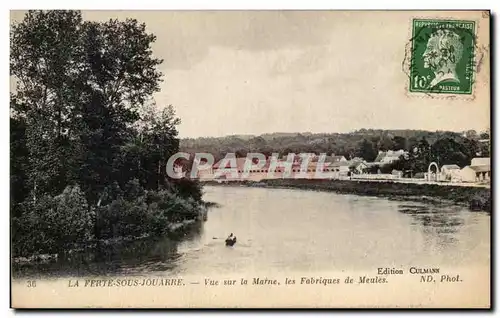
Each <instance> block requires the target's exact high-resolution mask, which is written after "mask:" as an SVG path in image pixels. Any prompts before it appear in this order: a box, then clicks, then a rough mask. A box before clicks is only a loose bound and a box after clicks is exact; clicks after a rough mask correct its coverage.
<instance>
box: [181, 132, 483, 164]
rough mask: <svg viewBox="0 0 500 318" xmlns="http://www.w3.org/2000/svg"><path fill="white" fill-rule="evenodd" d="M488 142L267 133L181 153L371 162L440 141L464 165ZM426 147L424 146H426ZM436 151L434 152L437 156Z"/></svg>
mask: <svg viewBox="0 0 500 318" xmlns="http://www.w3.org/2000/svg"><path fill="white" fill-rule="evenodd" d="M480 139H489V134H488V133H477V132H475V131H472V130H471V131H467V132H464V133H457V132H451V131H425V130H405V129H400V130H381V129H360V130H357V131H354V132H350V133H310V132H307V133H281V132H276V133H270V134H262V135H260V136H252V135H232V136H225V137H200V138H186V139H181V142H180V149H181V151H185V152H189V153H195V152H208V153H211V154H213V155H214V156H215V157H216V159H221V158H223V157H224V155H225V154H226V153H229V152H234V153H236V154H237V155H238V156H246V154H247V153H248V152H260V153H264V154H266V155H270V154H271V153H276V152H277V153H280V154H281V155H283V154H288V153H291V152H294V153H300V152H311V153H316V154H319V153H327V154H329V155H330V154H332V153H334V154H336V155H343V156H345V157H346V158H348V159H349V158H353V157H362V158H364V159H365V160H367V161H372V160H373V159H375V157H376V156H377V154H378V152H379V151H386V150H399V149H404V150H408V151H410V150H413V149H415V147H430V146H432V145H433V144H435V143H436V141H438V140H441V142H440V143H439V147H438V148H443V147H445V148H447V150H445V149H443V150H442V151H443V152H445V151H451V152H454V153H456V152H459V153H460V158H464V159H463V160H462V161H464V162H466V160H469V158H470V157H474V156H476V155H477V154H481V155H483V156H485V155H488V156H489V144H484V143H480V142H479V140H480ZM426 145H427V146H426ZM438 148H436V150H435V151H438V152H439V149H438ZM448 148H449V149H448Z"/></svg>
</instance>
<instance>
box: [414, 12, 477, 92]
mask: <svg viewBox="0 0 500 318" xmlns="http://www.w3.org/2000/svg"><path fill="white" fill-rule="evenodd" d="M474 30H475V22H474V21H453V20H449V21H447V20H429V19H427V20H420V19H415V20H413V36H412V51H411V54H412V56H411V68H410V86H409V90H410V92H423V93H445V94H471V93H472V86H473V82H474V74H473V63H474Z"/></svg>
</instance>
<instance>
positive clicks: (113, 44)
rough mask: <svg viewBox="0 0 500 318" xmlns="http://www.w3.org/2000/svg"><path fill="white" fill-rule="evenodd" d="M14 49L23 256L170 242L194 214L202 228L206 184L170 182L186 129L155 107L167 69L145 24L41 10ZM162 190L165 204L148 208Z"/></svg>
mask: <svg viewBox="0 0 500 318" xmlns="http://www.w3.org/2000/svg"><path fill="white" fill-rule="evenodd" d="M10 39H11V57H10V69H11V77H12V78H13V79H14V81H15V83H16V89H15V91H14V92H12V93H11V168H12V169H11V186H12V188H13V191H12V193H11V199H12V216H13V227H14V228H15V229H16V236H15V240H14V244H15V245H16V246H17V248H18V249H17V251H24V252H26V251H31V252H37V251H38V252H40V251H45V252H46V251H49V250H50V251H53V250H60V249H64V248H66V247H67V246H69V245H71V244H79V243H81V242H84V241H91V240H93V239H102V238H103V237H106V238H109V237H117V236H140V235H145V234H148V233H152V232H155V233H160V232H162V231H163V230H164V229H166V228H167V227H168V223H164V222H163V220H168V222H174V221H177V220H179V217H177V216H178V214H179V213H181V212H179V211H184V210H185V209H192V210H191V214H190V213H187V212H186V213H184V212H182V213H181V214H180V215H181V217H180V219H182V217H186V218H193V215H195V214H196V213H197V211H198V210H199V203H200V201H201V194H200V193H201V190H200V189H199V188H198V185H196V184H195V183H193V184H192V185H190V183H191V182H192V181H189V180H184V181H183V182H182V183H181V184H180V185H179V188H178V189H177V184H176V183H175V182H173V181H172V180H169V179H168V176H167V175H166V171H165V166H166V162H167V159H168V158H169V157H170V155H172V154H173V153H175V152H177V151H178V150H179V140H178V137H177V125H178V124H179V122H180V121H179V119H178V118H176V116H175V112H174V109H173V107H172V106H167V107H164V108H162V109H160V107H157V106H156V105H155V104H154V103H153V102H152V96H153V94H154V93H155V92H157V91H158V90H159V84H160V82H161V80H162V79H161V77H162V73H161V72H160V71H159V69H158V66H159V65H160V64H161V62H162V61H161V60H160V59H157V58H155V57H154V56H153V54H152V49H151V46H152V44H153V42H154V41H155V39H156V37H155V36H154V35H153V34H150V33H148V32H147V31H146V26H145V25H144V24H142V23H139V22H138V21H137V20H134V19H127V20H125V21H118V20H109V21H106V22H94V21H84V20H83V19H82V16H81V13H80V12H79V11H59V10H51V11H29V12H28V13H27V14H26V16H25V18H24V19H23V20H22V21H21V22H19V23H17V24H14V25H12V28H11V36H10ZM190 191H192V192H190ZM154 192H158V193H160V194H161V195H160V197H161V198H162V199H161V200H160V199H158V200H157V201H158V202H161V204H159V203H158V202H156V203H154V202H153V203H145V202H146V199H145V198H146V194H145V193H149V194H151V193H154ZM141 200H142V201H141ZM154 204H157V206H158V208H155V206H154ZM177 208H178V209H180V210H179V211H177V210H176V209H177ZM162 213H163V214H164V213H166V214H165V215H163V214H162ZM159 220H161V221H159ZM148 222H150V223H151V224H150V223H148ZM161 229H163V230H161ZM68 244H69V245H68ZM24 252H23V253H24Z"/></svg>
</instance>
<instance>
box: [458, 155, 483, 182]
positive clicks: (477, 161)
mask: <svg viewBox="0 0 500 318" xmlns="http://www.w3.org/2000/svg"><path fill="white" fill-rule="evenodd" d="M460 179H461V180H462V182H489V181H490V180H491V165H490V158H474V159H472V160H471V165H470V166H466V167H464V168H463V169H462V170H460Z"/></svg>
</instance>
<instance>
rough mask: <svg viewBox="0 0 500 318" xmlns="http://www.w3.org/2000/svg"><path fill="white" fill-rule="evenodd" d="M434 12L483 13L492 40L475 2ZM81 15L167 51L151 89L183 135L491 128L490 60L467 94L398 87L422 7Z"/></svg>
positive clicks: (483, 28)
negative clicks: (134, 29)
mask: <svg viewBox="0 0 500 318" xmlns="http://www.w3.org/2000/svg"><path fill="white" fill-rule="evenodd" d="M440 14H444V15H445V16H448V17H449V16H453V17H458V18H473V19H475V20H479V23H480V24H481V25H480V28H479V30H480V32H482V33H481V34H479V38H478V42H481V44H483V45H486V46H488V44H489V42H487V41H489V40H488V31H489V30H488V23H489V21H488V20H484V21H482V20H480V19H481V13H480V12H475V13H467V12H460V13H453V15H450V14H449V13H446V12H444V13H440ZM436 15H437V13H432V12H425V16H436ZM83 16H84V18H85V19H89V20H107V19H109V18H119V19H124V18H126V17H131V18H136V19H138V20H139V21H142V22H145V23H146V25H147V28H148V31H150V32H152V33H154V34H155V35H156V36H157V41H156V43H155V45H154V47H153V52H154V54H155V56H156V57H159V58H162V59H164V63H163V64H162V65H161V69H162V72H163V73H164V74H165V76H164V82H163V83H162V86H161V88H162V89H161V92H159V93H158V94H156V95H155V99H156V102H157V104H159V105H168V104H172V105H173V106H174V108H175V110H176V112H177V115H178V116H179V117H180V118H181V120H182V124H181V125H180V126H179V132H180V137H199V136H223V135H231V134H262V133H271V132H326V133H330V132H348V131H353V130H355V129H360V128H377V129H426V130H453V131H462V130H467V129H476V130H484V129H486V128H489V122H490V112H489V103H490V100H489V76H490V75H489V65H486V64H484V65H482V66H481V72H480V73H479V74H478V76H477V79H476V81H477V85H476V87H475V96H474V100H456V99H455V100H445V99H436V98H429V97H422V96H412V95H411V94H410V93H407V92H406V85H407V83H408V77H407V75H406V74H405V73H404V72H403V70H402V62H403V59H404V56H405V48H406V44H407V43H408V41H409V39H410V37H411V33H410V28H411V18H412V17H413V16H419V17H421V16H422V14H419V13H418V12H417V13H415V12H411V11H406V12H371V11H368V12H338V11H337V12H335V11H307V12H300V11H274V12H273V11H219V12H211V11H205V12H202V11H191V12H190V11H182V12H173V11H85V12H83ZM13 17H14V16H13ZM485 32H486V33H485ZM485 41H486V42H485ZM484 61H485V62H484V63H488V58H486V59H484ZM459 98H463V97H459Z"/></svg>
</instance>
